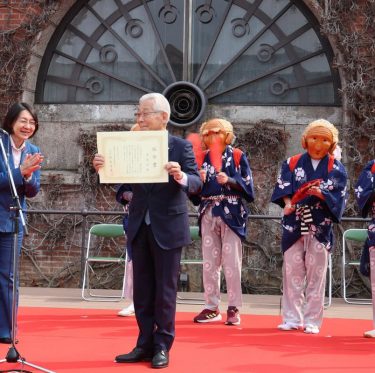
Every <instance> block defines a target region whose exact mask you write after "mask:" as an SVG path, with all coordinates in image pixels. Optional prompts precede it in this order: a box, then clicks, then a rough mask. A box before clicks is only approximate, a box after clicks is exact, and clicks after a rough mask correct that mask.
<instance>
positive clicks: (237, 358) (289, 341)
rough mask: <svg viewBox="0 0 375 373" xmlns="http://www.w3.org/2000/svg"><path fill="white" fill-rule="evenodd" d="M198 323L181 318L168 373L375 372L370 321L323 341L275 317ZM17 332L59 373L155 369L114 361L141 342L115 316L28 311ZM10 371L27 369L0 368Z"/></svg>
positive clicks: (343, 324)
mask: <svg viewBox="0 0 375 373" xmlns="http://www.w3.org/2000/svg"><path fill="white" fill-rule="evenodd" d="M193 316H194V315H193V314H191V313H178V314H177V337H176V340H175V344H174V346H173V349H172V352H171V356H170V358H171V362H170V366H169V368H168V369H167V370H164V371H165V372H178V373H184V372H189V373H191V372H193V373H200V372H206V373H211V372H214V373H219V372H250V373H251V372H261V373H266V372H276V373H279V372H288V373H295V372H319V373H320V372H330V373H335V372H340V373H346V372H350V373H352V372H355V373H357V372H366V373H368V372H374V371H375V339H366V338H363V337H362V333H363V331H364V330H368V329H371V326H372V322H371V321H369V320H348V319H328V318H326V319H325V320H324V325H323V328H322V330H321V333H320V334H319V335H306V334H304V333H303V332H301V331H292V332H281V331H278V330H277V329H276V325H277V324H278V323H279V321H280V320H279V318H278V317H275V316H258V315H242V325H241V326H240V327H233V326H232V327H229V326H225V325H224V324H223V323H222V322H221V323H215V324H214V323H212V324H205V325H202V324H194V323H193V322H192V318H193ZM18 325H19V333H18V339H19V343H18V344H17V349H18V351H19V353H20V354H21V356H22V357H24V358H25V359H26V361H28V362H30V363H33V364H36V365H39V366H42V367H44V368H46V369H49V370H53V371H56V372H58V373H68V372H69V373H86V372H87V373H88V372H94V373H98V372H101V373H107V372H108V373H112V372H144V371H145V370H150V369H151V368H150V364H149V363H137V364H116V363H114V362H113V358H114V357H115V355H117V354H121V353H125V352H128V351H130V350H131V349H132V348H133V346H134V344H135V340H136V336H137V326H136V322H135V318H134V317H131V318H120V317H118V316H116V312H115V311H114V310H84V309H55V308H21V309H20V312H19V318H18ZM7 351H8V346H7V345H0V354H1V356H0V358H3V357H5V356H6V353H7ZM10 368H13V369H15V368H18V369H19V368H20V364H8V363H3V364H1V365H0V369H3V370H4V369H10ZM24 369H27V370H30V371H33V372H38V370H36V369H34V368H30V367H26V366H25V367H24ZM153 371H154V370H153Z"/></svg>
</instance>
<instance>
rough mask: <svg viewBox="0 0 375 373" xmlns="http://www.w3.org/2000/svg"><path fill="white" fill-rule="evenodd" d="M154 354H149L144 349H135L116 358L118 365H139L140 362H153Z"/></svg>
mask: <svg viewBox="0 0 375 373" xmlns="http://www.w3.org/2000/svg"><path fill="white" fill-rule="evenodd" d="M151 359H152V354H150V353H147V351H145V350H144V349H143V348H140V347H135V348H133V350H132V351H130V352H129V353H128V354H123V355H118V356H116V357H115V362H116V363H138V362H139V361H151Z"/></svg>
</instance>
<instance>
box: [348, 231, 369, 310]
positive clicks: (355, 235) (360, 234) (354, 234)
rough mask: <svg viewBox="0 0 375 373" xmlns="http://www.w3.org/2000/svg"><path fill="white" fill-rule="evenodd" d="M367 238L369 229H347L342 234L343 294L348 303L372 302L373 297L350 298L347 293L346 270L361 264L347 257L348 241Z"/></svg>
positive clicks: (362, 240) (359, 240) (363, 240)
mask: <svg viewBox="0 0 375 373" xmlns="http://www.w3.org/2000/svg"><path fill="white" fill-rule="evenodd" d="M366 239H367V229H347V230H346V231H345V232H344V234H343V236H342V264H341V265H342V270H341V274H342V295H343V298H344V300H345V302H346V303H351V304H371V303H372V302H371V299H363V298H362V299H361V298H348V297H347V293H346V286H347V284H346V270H347V268H348V267H352V266H357V267H358V266H359V259H358V260H347V259H346V245H347V241H355V242H365V241H366Z"/></svg>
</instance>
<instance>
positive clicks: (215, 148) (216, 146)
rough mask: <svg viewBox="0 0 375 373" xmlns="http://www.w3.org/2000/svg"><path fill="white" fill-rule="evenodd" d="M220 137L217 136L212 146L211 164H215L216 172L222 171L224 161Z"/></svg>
mask: <svg viewBox="0 0 375 373" xmlns="http://www.w3.org/2000/svg"><path fill="white" fill-rule="evenodd" d="M220 142H221V140H220V138H216V139H215V141H213V142H212V144H211V146H210V153H209V154H210V160H211V164H212V165H213V166H214V169H215V171H216V172H220V171H221V166H222V164H223V161H222V154H221V153H222V147H221V143H220Z"/></svg>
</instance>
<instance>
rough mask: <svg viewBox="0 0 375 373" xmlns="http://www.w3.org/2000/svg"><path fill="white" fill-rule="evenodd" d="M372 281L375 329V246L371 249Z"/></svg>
mask: <svg viewBox="0 0 375 373" xmlns="http://www.w3.org/2000/svg"><path fill="white" fill-rule="evenodd" d="M369 250H370V272H371V273H370V280H371V295H372V320H373V323H374V327H375V246H371V247H370V249H369Z"/></svg>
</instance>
